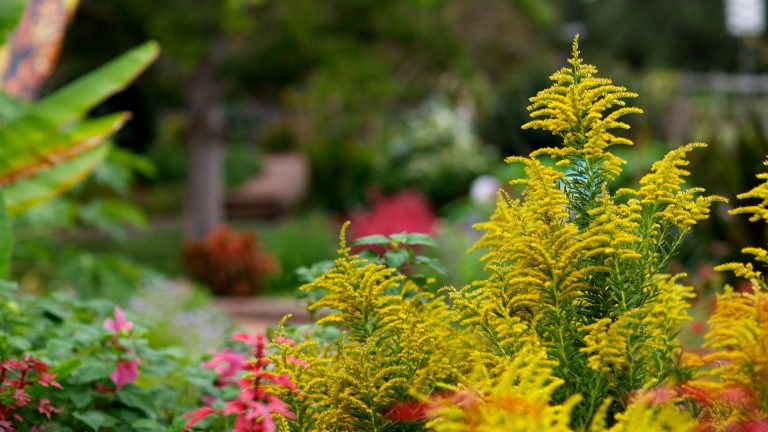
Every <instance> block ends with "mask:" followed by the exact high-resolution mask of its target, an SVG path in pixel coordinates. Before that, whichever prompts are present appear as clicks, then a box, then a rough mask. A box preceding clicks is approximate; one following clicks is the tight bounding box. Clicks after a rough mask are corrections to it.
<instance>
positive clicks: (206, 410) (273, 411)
mask: <svg viewBox="0 0 768 432" xmlns="http://www.w3.org/2000/svg"><path fill="white" fill-rule="evenodd" d="M232 339H233V340H235V341H240V342H243V343H244V344H246V345H249V346H250V347H251V350H250V351H249V353H250V354H251V355H252V356H254V358H253V359H252V360H249V361H245V362H242V361H240V357H239V356H236V355H233V354H232V353H231V352H226V353H224V354H222V355H217V356H215V357H214V359H212V360H211V361H210V362H207V363H206V365H204V366H205V367H212V368H217V371H219V373H220V375H219V377H220V382H222V383H223V382H226V381H228V380H230V379H232V378H233V377H234V375H235V374H236V372H237V371H233V368H234V367H233V365H235V364H237V366H238V369H240V368H242V370H243V371H245V372H246V373H245V375H244V376H242V377H241V378H240V379H239V380H238V381H237V385H238V387H239V388H240V393H239V396H238V398H237V399H234V400H230V401H227V402H226V404H225V405H224V408H222V409H214V408H211V407H203V408H200V409H197V410H195V411H192V412H189V413H187V414H185V415H184V417H186V418H187V419H189V421H188V422H187V424H186V425H185V427H184V431H188V430H190V429H192V428H193V427H194V426H195V425H196V424H197V423H199V422H200V421H202V420H203V419H205V418H206V417H209V416H211V415H220V416H224V417H229V416H233V415H234V416H235V418H234V426H233V429H232V430H233V431H235V432H275V431H276V430H277V429H276V428H277V426H276V424H275V419H274V417H273V416H280V417H281V418H286V419H294V418H295V416H294V415H293V413H292V412H291V411H290V409H289V408H288V406H287V405H286V404H285V402H283V401H282V400H280V398H278V397H277V396H276V395H275V394H274V393H273V391H272V387H280V388H285V389H289V390H290V391H298V389H297V388H296V386H295V385H294V384H293V382H292V381H291V378H290V376H289V375H288V374H282V375H276V374H274V373H270V372H267V371H266V370H265V368H266V367H267V366H268V365H269V363H270V361H269V359H268V358H267V357H266V353H265V349H266V339H265V338H264V337H263V336H261V335H251V334H246V333H236V334H234V335H233V336H232ZM220 354H221V353H220ZM225 363H226V366H223V365H224V364H225ZM222 380H223V381H222Z"/></svg>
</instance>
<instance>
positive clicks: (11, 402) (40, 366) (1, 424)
mask: <svg viewBox="0 0 768 432" xmlns="http://www.w3.org/2000/svg"><path fill="white" fill-rule="evenodd" d="M55 378H56V374H52V373H49V372H48V365H47V364H45V363H44V362H42V361H40V360H38V359H35V358H32V357H30V356H29V355H28V354H25V355H24V357H23V358H22V359H21V360H18V359H9V360H5V361H4V362H2V363H0V431H8V432H12V431H15V430H16V429H17V428H18V427H19V425H20V424H22V423H24V421H25V420H30V419H29V412H34V411H37V412H38V413H40V414H42V415H44V416H45V417H46V418H47V419H48V420H50V419H51V414H55V413H58V412H60V411H61V410H59V409H58V408H56V407H54V406H52V405H51V401H50V400H48V399H43V398H41V399H40V400H38V401H34V400H33V397H32V395H31V394H30V393H29V392H28V391H29V390H30V389H32V388H33V387H35V386H38V385H39V386H43V387H56V388H59V389H61V385H60V384H59V383H58V382H56V381H54V379H55Z"/></svg>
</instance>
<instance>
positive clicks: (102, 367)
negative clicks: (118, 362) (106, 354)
mask: <svg viewBox="0 0 768 432" xmlns="http://www.w3.org/2000/svg"><path fill="white" fill-rule="evenodd" d="M114 369H115V365H114V364H108V363H105V362H103V361H99V360H96V359H87V360H85V361H83V365H82V366H81V367H80V368H79V369H78V370H77V372H76V373H75V374H74V375H72V378H70V381H71V382H73V383H75V384H86V383H90V382H94V381H98V380H100V379H104V378H107V377H108V376H109V375H110V374H111V373H112V371H113V370H114Z"/></svg>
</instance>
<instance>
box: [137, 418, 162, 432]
mask: <svg viewBox="0 0 768 432" xmlns="http://www.w3.org/2000/svg"><path fill="white" fill-rule="evenodd" d="M131 427H132V428H134V429H136V430H142V431H163V430H166V429H165V428H164V427H163V425H161V424H160V423H158V422H156V421H155V420H151V419H141V420H137V421H135V422H133V423H131Z"/></svg>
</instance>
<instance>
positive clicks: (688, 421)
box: [589, 392, 700, 432]
mask: <svg viewBox="0 0 768 432" xmlns="http://www.w3.org/2000/svg"><path fill="white" fill-rule="evenodd" d="M657 398H658V396H657V395H656V394H655V393H654V392H641V393H639V394H637V395H635V397H634V399H633V400H632V402H631V403H630V404H629V406H627V408H626V409H625V410H624V411H623V412H620V413H617V414H616V416H615V420H616V422H615V423H614V424H613V426H611V427H610V428H609V427H606V426H605V417H606V411H607V408H608V406H609V405H610V401H608V403H604V404H603V405H602V406H601V409H600V410H599V411H598V413H597V414H596V415H595V417H594V419H593V421H592V425H591V427H590V429H589V430H590V432H635V431H649V432H650V431H675V432H687V431H694V430H700V429H699V423H698V422H697V421H696V419H694V417H693V416H692V415H691V413H690V412H689V411H686V410H683V409H680V407H678V406H677V404H676V403H673V401H656V400H654V399H657Z"/></svg>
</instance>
